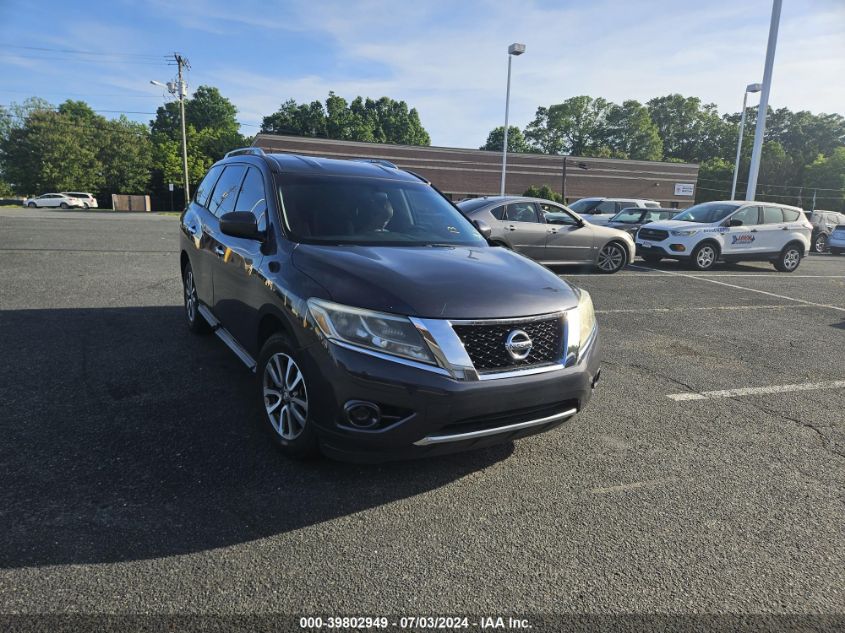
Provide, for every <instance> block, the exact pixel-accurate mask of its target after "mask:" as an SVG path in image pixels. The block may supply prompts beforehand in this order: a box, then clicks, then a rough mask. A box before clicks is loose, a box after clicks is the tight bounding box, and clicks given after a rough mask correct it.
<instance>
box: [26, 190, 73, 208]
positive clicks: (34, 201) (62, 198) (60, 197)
mask: <svg viewBox="0 0 845 633" xmlns="http://www.w3.org/2000/svg"><path fill="white" fill-rule="evenodd" d="M23 203H24V206H27V207H32V208H35V207H61V208H62V209H70V208H71V207H77V208H80V209H82V208H84V204H83V202H82V200H80V199H79V198H74V197H72V196H69V195H67V194H64V193H45V194H42V195H40V196H38V197H36V198H27V199H26V200H24V201H23Z"/></svg>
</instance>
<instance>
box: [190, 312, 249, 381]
mask: <svg viewBox="0 0 845 633" xmlns="http://www.w3.org/2000/svg"><path fill="white" fill-rule="evenodd" d="M197 307H198V309H199V313H200V314H201V315H202V317H203V318H204V319H205V320H206V321H208V324H209V325H210V326H211V330H212V332H214V333H215V334H216V335H217V338H219V339H220V340H221V341H223V342H224V343H225V344H226V347H228V348H229V349H230V350H232V351H233V352H234V353H235V356H237V357H238V358H240V359H241V362H242V363H243V364H244V365H246V366H247V367H248V368H249V370H250V371H251V372H253V373H255V365H256V362H255V359H254V358H253V357H252V356H250V355H249V352H247V351H246V350H245V349H244V348H243V347H242V346H241V344H240V343H238V342H237V341H236V340H235V337H233V336H232V335H231V334H229V330H227V329H226V328H224V327H223V325H222V324H221V323H220V321H218V320H217V318H216V317H215V316H214V315H213V314H211V310H209V309H208V308H207V307H205V306H204V305H203V304H202V303H200V304H199V305H198V306H197Z"/></svg>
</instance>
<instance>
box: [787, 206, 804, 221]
mask: <svg viewBox="0 0 845 633" xmlns="http://www.w3.org/2000/svg"><path fill="white" fill-rule="evenodd" d="M800 217H801V214H800V213H799V212H798V211H793V210H792V209H784V210H783V221H784V222H797V221H798V218H800Z"/></svg>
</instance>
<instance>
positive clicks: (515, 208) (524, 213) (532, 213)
mask: <svg viewBox="0 0 845 633" xmlns="http://www.w3.org/2000/svg"><path fill="white" fill-rule="evenodd" d="M507 218H508V221H509V222H540V218H539V217H537V210H536V209H535V208H534V204H533V203H531V202H513V203H511V204H509V205H508V210H507Z"/></svg>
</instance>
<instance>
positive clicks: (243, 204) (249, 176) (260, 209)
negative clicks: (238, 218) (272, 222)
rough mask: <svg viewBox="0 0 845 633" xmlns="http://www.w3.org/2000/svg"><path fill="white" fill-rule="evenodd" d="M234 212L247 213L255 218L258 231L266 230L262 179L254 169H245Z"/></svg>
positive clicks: (259, 173) (259, 172) (265, 199)
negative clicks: (244, 176)
mask: <svg viewBox="0 0 845 633" xmlns="http://www.w3.org/2000/svg"><path fill="white" fill-rule="evenodd" d="M235 211H249V212H250V213H252V214H253V215H254V216H255V220H256V222H257V223H258V229H259V230H260V231H263V230H264V229H265V228H267V196H266V194H265V192H264V178H263V177H262V175H261V171H260V170H258V169H256V168H255V167H250V168H248V169H247V172H246V178H244V181H243V184H242V185H241V192H240V194H238V201H237V203H236V204H235Z"/></svg>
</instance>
